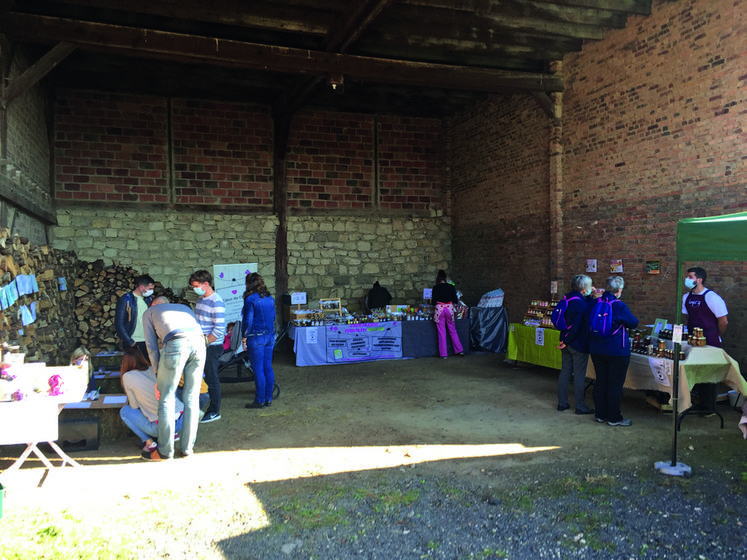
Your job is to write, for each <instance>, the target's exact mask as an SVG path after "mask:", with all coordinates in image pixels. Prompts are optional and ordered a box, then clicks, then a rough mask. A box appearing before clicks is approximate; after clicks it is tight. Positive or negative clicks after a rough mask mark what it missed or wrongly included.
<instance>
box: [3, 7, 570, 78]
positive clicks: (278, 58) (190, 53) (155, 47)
mask: <svg viewBox="0 0 747 560" xmlns="http://www.w3.org/2000/svg"><path fill="white" fill-rule="evenodd" d="M2 25H3V31H4V32H5V33H7V34H8V35H9V36H12V37H15V38H16V39H19V40H24V41H29V42H37V43H38V42H45V41H53V42H60V41H63V42H70V43H73V44H75V45H77V46H79V47H81V48H87V49H94V50H96V49H107V50H111V51H113V52H119V53H120V54H128V55H130V56H150V57H155V58H166V59H172V60H180V61H184V62H201V63H204V64H216V65H220V66H233V67H238V68H251V69H254V70H264V71H272V72H282V73H292V74H308V75H316V76H326V75H328V74H343V75H345V76H349V77H351V78H354V79H358V80H361V81H368V82H379V83H394V84H402V85H421V86H430V87H442V88H446V89H464V90H471V91H488V92H498V91H507V90H511V91H518V90H531V91H546V92H549V91H562V89H563V85H562V80H561V79H560V78H559V77H558V76H554V75H552V74H535V73H525V72H510V71H499V70H488V69H484V68H467V67H459V66H450V65H444V64H428V63H420V62H411V61H405V60H388V59H381V58H372V57H362V56H353V55H344V54H335V53H324V52H318V51H312V50H303V49H293V48H287V47H278V46H272V45H261V44H256V43H247V42H241V41H231V40H224V39H220V38H216V37H202V36H196V35H184V34H179V33H168V32H163V31H156V30H150V29H138V28H133V27H123V26H117V25H108V24H99V23H91V22H83V21H76V20H67V19H61V18H52V17H46V16H34V15H28V14H21V13H15V12H12V13H9V14H6V15H5V17H4V18H3V20H2Z"/></svg>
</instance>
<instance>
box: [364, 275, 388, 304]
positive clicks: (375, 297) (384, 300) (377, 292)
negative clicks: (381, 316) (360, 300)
mask: <svg viewBox="0 0 747 560" xmlns="http://www.w3.org/2000/svg"><path fill="white" fill-rule="evenodd" d="M390 303H392V294H390V293H389V290H387V289H386V288H385V287H384V286H382V285H381V284H379V283H378V282H374V285H373V288H371V289H370V290H369V291H368V297H367V298H366V307H368V310H369V311H372V310H374V309H381V308H382V307H386V306H387V305H389V304H390Z"/></svg>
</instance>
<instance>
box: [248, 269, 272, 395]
mask: <svg viewBox="0 0 747 560" xmlns="http://www.w3.org/2000/svg"><path fill="white" fill-rule="evenodd" d="M241 337H242V338H241V342H242V343H243V345H244V349H245V350H246V351H247V352H248V353H249V363H251V365H252V369H253V370H254V402H251V403H248V404H246V405H245V408H264V407H266V406H272V390H273V389H274V387H275V372H274V371H273V369H272V352H273V350H274V348H275V300H274V299H273V297H272V296H271V295H270V292H269V290H268V289H267V287H266V286H265V281H264V279H263V278H262V277H261V276H260V275H259V274H257V273H256V272H252V273H251V274H249V275H247V277H246V290H245V291H244V307H243V308H242V310H241Z"/></svg>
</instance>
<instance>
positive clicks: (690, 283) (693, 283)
mask: <svg viewBox="0 0 747 560" xmlns="http://www.w3.org/2000/svg"><path fill="white" fill-rule="evenodd" d="M697 285H698V282H697V281H696V280H693V279H692V278H685V286H686V287H687V289H688V290H692V289H693V288H694V287H695V286H697Z"/></svg>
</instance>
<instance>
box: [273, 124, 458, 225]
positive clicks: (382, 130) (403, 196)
mask: <svg viewBox="0 0 747 560" xmlns="http://www.w3.org/2000/svg"><path fill="white" fill-rule="evenodd" d="M441 143H442V132H441V123H440V120H438V119H420V118H418V119H408V118H403V117H393V116H380V117H377V116H369V115H358V114H352V113H329V112H324V111H303V112H301V113H300V114H299V115H297V116H296V117H295V118H294V119H293V126H292V128H291V133H290V138H289V141H288V156H287V159H288V206H289V208H291V209H327V210H338V211H346V210H347V211H361V210H371V209H379V208H380V209H382V210H386V211H395V212H397V211H403V210H404V211H409V212H419V213H431V212H436V211H437V210H440V209H441V208H442V207H443V198H444V197H443V181H442V169H441V157H440V155H441V154H440V146H441Z"/></svg>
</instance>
